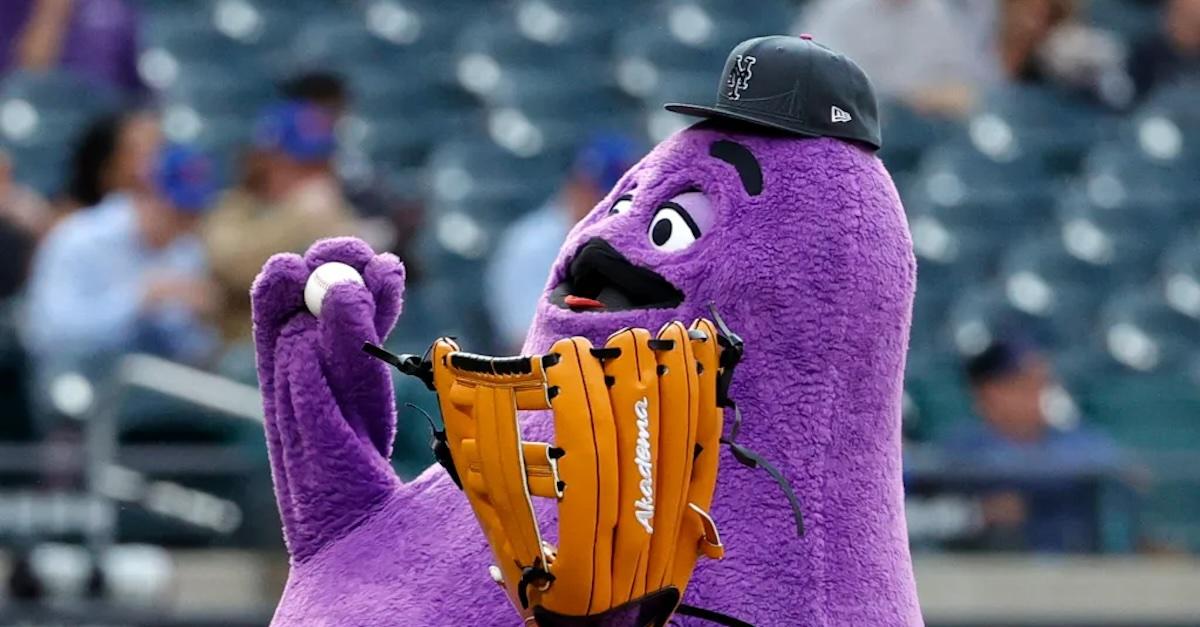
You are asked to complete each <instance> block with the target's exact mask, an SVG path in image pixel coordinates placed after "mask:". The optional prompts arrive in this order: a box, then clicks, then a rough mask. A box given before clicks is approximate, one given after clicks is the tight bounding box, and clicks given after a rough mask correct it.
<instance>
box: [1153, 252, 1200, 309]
mask: <svg viewBox="0 0 1200 627" xmlns="http://www.w3.org/2000/svg"><path fill="white" fill-rule="evenodd" d="M1162 288H1163V297H1164V298H1165V300H1166V301H1167V304H1168V305H1170V306H1171V307H1173V308H1174V309H1175V310H1176V311H1178V312H1180V313H1182V314H1184V315H1187V316H1191V317H1192V318H1196V319H1197V320H1200V237H1196V236H1195V235H1190V234H1189V235H1185V236H1184V237H1182V238H1180V239H1179V240H1178V241H1177V242H1176V243H1174V244H1172V245H1171V246H1170V247H1169V248H1168V249H1167V251H1166V252H1165V253H1164V254H1163V258H1162Z"/></svg>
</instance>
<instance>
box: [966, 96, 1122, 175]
mask: <svg viewBox="0 0 1200 627" xmlns="http://www.w3.org/2000/svg"><path fill="white" fill-rule="evenodd" d="M1113 122H1114V120H1113V116H1112V114H1110V113H1108V112H1106V111H1105V110H1103V109H1100V108H1099V107H1098V105H1096V104H1094V103H1092V102H1090V101H1087V100H1083V99H1082V98H1080V97H1077V96H1073V95H1070V94H1066V93H1064V92H1062V91H1060V90H1057V89H1053V88H1047V87H1040V86H1027V85H1004V86H1002V87H999V88H996V89H993V90H991V91H990V92H988V93H986V94H984V95H983V97H982V99H981V105H980V110H979V111H978V112H977V113H976V114H975V115H974V116H973V117H972V119H971V120H970V121H969V123H968V131H969V134H970V136H971V140H972V142H973V143H974V144H975V145H976V146H977V147H978V148H979V149H980V150H981V151H983V152H985V153H987V154H989V155H992V156H993V157H996V158H1021V159H1027V160H1036V161H1039V162H1041V164H1042V166H1043V167H1044V168H1045V169H1046V170H1047V171H1048V172H1051V173H1054V174H1069V173H1073V172H1074V171H1075V170H1076V169H1077V168H1078V165H1079V162H1080V160H1081V159H1082V157H1083V155H1084V153H1085V152H1086V151H1087V148H1088V147H1089V146H1091V145H1092V144H1094V143H1096V142H1097V141H1100V140H1102V139H1107V138H1108V137H1109V135H1110V134H1111V133H1112V129H1114V128H1115V124H1114V123H1113Z"/></svg>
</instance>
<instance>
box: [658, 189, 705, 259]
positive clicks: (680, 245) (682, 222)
mask: <svg viewBox="0 0 1200 627" xmlns="http://www.w3.org/2000/svg"><path fill="white" fill-rule="evenodd" d="M699 238H700V227H698V226H696V222H695V221H694V220H692V216H691V215H689V214H688V212H687V211H686V210H685V209H684V208H683V207H680V206H679V205H677V204H675V203H673V202H668V203H665V204H663V206H661V207H659V208H658V211H656V212H655V213H654V219H653V220H651V221H650V243H651V244H654V247H655V248H657V249H659V250H661V251H665V252H669V253H671V252H675V251H677V250H683V249H685V248H687V247H688V246H691V245H692V242H694V241H696V240H697V239H699Z"/></svg>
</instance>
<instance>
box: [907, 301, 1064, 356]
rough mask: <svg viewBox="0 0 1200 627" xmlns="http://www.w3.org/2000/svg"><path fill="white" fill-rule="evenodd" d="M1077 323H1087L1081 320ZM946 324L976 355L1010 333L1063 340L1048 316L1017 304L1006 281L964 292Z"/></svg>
mask: <svg viewBox="0 0 1200 627" xmlns="http://www.w3.org/2000/svg"><path fill="white" fill-rule="evenodd" d="M918 289H920V288H919V287H918ZM1075 323H1076V324H1077V325H1081V326H1082V325H1083V324H1084V323H1081V322H1080V321H1078V320H1077V321H1075ZM946 325H947V326H946V334H947V339H948V342H949V343H950V345H951V346H953V347H954V350H955V351H956V352H957V354H959V355H963V356H970V355H974V354H976V353H978V352H979V351H981V350H983V349H985V348H987V346H988V345H989V344H990V343H991V342H993V341H994V340H996V339H1000V338H1005V337H1009V336H1018V337H1027V338H1031V339H1032V340H1033V341H1036V342H1038V343H1040V344H1042V345H1044V346H1050V347H1056V344H1058V343H1059V338H1058V334H1057V333H1056V329H1055V327H1054V325H1053V324H1052V321H1051V320H1050V319H1049V318H1048V316H1038V315H1034V314H1031V313H1029V312H1027V311H1024V310H1022V309H1020V308H1018V307H1016V306H1015V305H1014V304H1013V303H1012V302H1011V301H1010V299H1009V297H1008V294H1007V293H1006V290H1005V289H1004V286H1002V285H1001V286H997V285H992V284H984V285H980V286H976V287H972V288H969V289H967V290H965V291H964V292H962V294H961V295H960V296H959V297H958V298H957V299H956V300H955V302H954V303H953V305H952V306H951V308H950V311H949V315H948V316H947V318H946Z"/></svg>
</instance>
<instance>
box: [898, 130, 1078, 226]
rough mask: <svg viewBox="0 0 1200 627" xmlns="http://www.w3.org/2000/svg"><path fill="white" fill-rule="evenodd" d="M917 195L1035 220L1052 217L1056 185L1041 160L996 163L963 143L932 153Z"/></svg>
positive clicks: (954, 142)
mask: <svg viewBox="0 0 1200 627" xmlns="http://www.w3.org/2000/svg"><path fill="white" fill-rule="evenodd" d="M918 177H919V178H918V179H917V183H916V187H915V189H914V190H913V191H915V192H917V193H919V194H922V195H923V196H924V197H925V198H927V199H928V200H929V201H931V202H933V203H936V204H939V205H945V206H955V205H960V204H963V203H966V202H984V201H986V202H990V203H995V204H998V205H999V206H1001V207H1007V209H1005V211H1006V212H1020V214H1021V215H1024V216H1032V217H1034V218H1036V217H1037V216H1039V215H1045V214H1046V213H1048V207H1049V203H1050V198H1051V197H1052V195H1053V193H1054V190H1055V184H1054V180H1053V178H1052V176H1051V174H1050V172H1048V171H1047V170H1046V168H1045V165H1044V164H1043V163H1041V162H1040V161H1038V160H1037V159H1025V158H1020V157H1013V158H1011V159H1008V158H1005V159H997V158H994V157H992V156H989V155H987V154H984V153H983V152H981V151H980V150H979V149H978V148H976V147H975V146H974V145H972V144H970V143H969V142H967V141H964V140H951V141H949V142H947V143H945V144H942V145H940V146H937V147H935V148H933V149H931V150H930V151H929V152H928V153H926V155H925V156H924V158H923V159H922V160H921V164H920V167H919V169H918Z"/></svg>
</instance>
